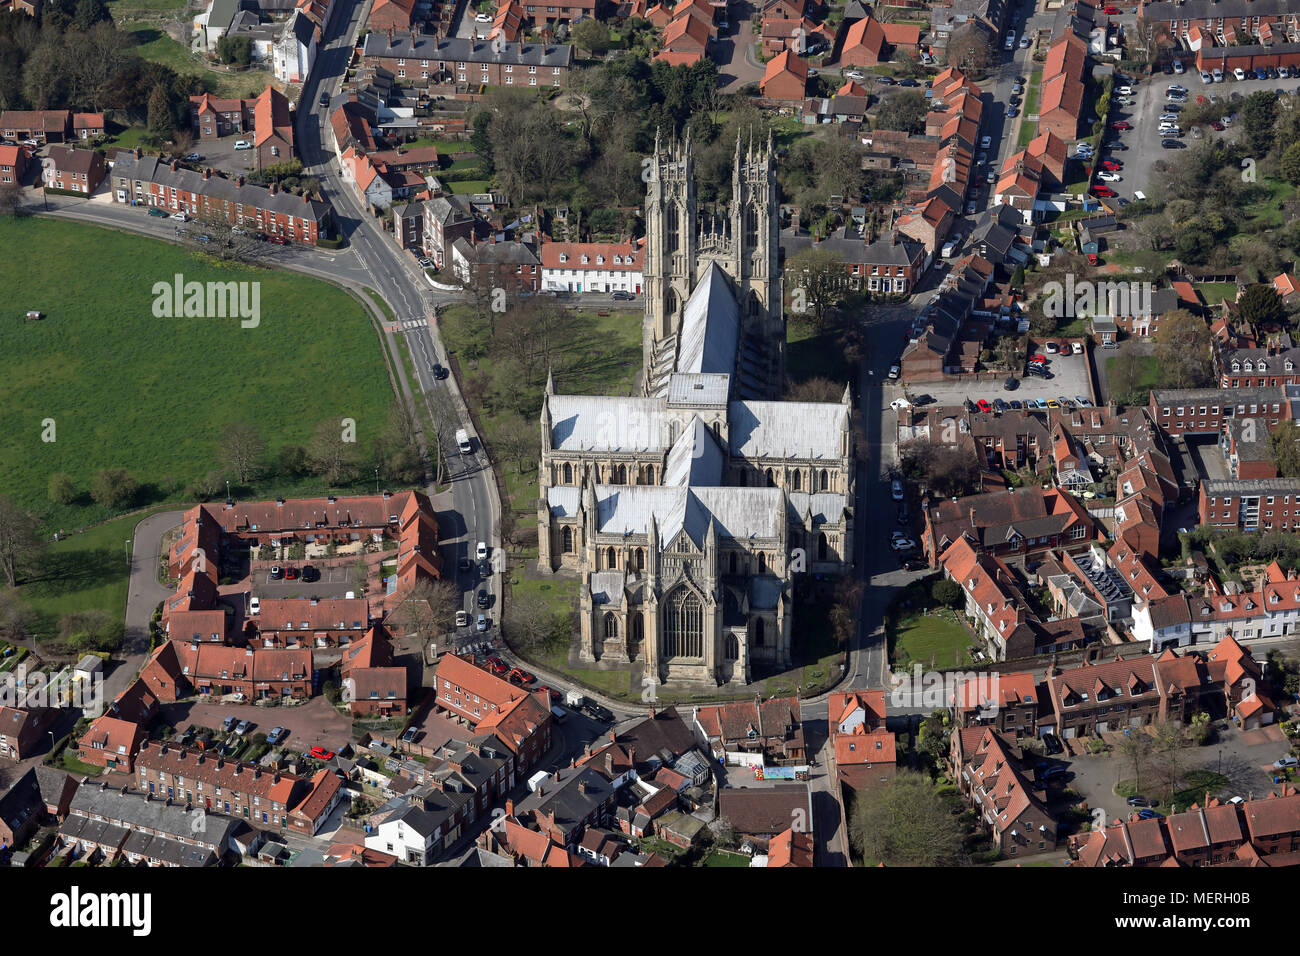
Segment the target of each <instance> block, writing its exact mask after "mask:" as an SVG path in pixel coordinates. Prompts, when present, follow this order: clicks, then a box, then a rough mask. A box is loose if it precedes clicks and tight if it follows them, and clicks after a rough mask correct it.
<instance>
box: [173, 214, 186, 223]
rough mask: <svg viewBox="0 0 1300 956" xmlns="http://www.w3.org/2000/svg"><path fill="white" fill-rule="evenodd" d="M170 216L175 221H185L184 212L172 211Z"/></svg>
mask: <svg viewBox="0 0 1300 956" xmlns="http://www.w3.org/2000/svg"><path fill="white" fill-rule="evenodd" d="M171 218H172V219H175V220H176V221H177V222H185V221H186V216H185V213H183V212H174V213H172V214H171Z"/></svg>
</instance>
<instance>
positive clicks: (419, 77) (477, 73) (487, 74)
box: [361, 30, 573, 89]
mask: <svg viewBox="0 0 1300 956" xmlns="http://www.w3.org/2000/svg"><path fill="white" fill-rule="evenodd" d="M361 61H362V65H363V66H365V67H368V68H382V69H385V70H387V71H389V72H390V73H392V74H393V76H395V77H396V78H397V81H398V82H399V83H400V84H401V86H402V87H403V88H404V89H422V88H423V89H429V88H430V87H433V86H438V85H440V84H445V83H454V84H466V83H468V84H471V85H474V86H477V85H479V84H485V85H487V86H525V87H550V86H559V87H563V86H566V85H568V82H569V73H570V71H571V70H572V69H573V47H571V46H566V45H564V44H558V43H534V42H531V41H522V42H519V43H510V42H505V41H487V40H476V39H465V38H461V37H436V36H427V35H425V34H420V33H395V32H393V31H391V30H390V31H389V32H387V33H380V32H375V33H370V34H367V35H366V39H365V42H364V44H363V45H362V49H361Z"/></svg>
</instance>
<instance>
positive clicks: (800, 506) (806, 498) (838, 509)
mask: <svg viewBox="0 0 1300 956" xmlns="http://www.w3.org/2000/svg"><path fill="white" fill-rule="evenodd" d="M809 511H811V512H812V518H813V523H814V524H838V523H839V521H840V519H841V518H842V517H843V516H844V496H843V495H839V494H833V493H831V492H824V491H823V492H818V493H816V494H809V493H808V492H806V491H792V492H791V493H790V519H791V520H792V521H803V516H804V513H805V512H809Z"/></svg>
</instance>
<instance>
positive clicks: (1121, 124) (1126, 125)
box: [1110, 120, 1133, 130]
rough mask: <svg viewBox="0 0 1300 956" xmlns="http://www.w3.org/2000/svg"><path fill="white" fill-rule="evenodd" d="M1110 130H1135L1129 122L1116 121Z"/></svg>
mask: <svg viewBox="0 0 1300 956" xmlns="http://www.w3.org/2000/svg"><path fill="white" fill-rule="evenodd" d="M1110 128H1111V129H1117V130H1130V129H1132V128H1133V124H1132V123H1130V122H1129V121H1128V120H1116V121H1115V122H1113V123H1111V124H1110Z"/></svg>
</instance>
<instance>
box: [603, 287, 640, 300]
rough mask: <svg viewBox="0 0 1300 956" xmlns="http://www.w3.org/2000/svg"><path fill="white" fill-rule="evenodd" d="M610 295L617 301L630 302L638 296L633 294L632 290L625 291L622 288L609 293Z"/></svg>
mask: <svg viewBox="0 0 1300 956" xmlns="http://www.w3.org/2000/svg"><path fill="white" fill-rule="evenodd" d="M609 297H610V298H611V299H613V300H614V301H615V302H630V301H632V300H633V299H635V298H636V296H635V295H633V294H632V293H631V292H624V291H623V290H622V289H619V290H618V291H615V292H611V293H610V294H609Z"/></svg>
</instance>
